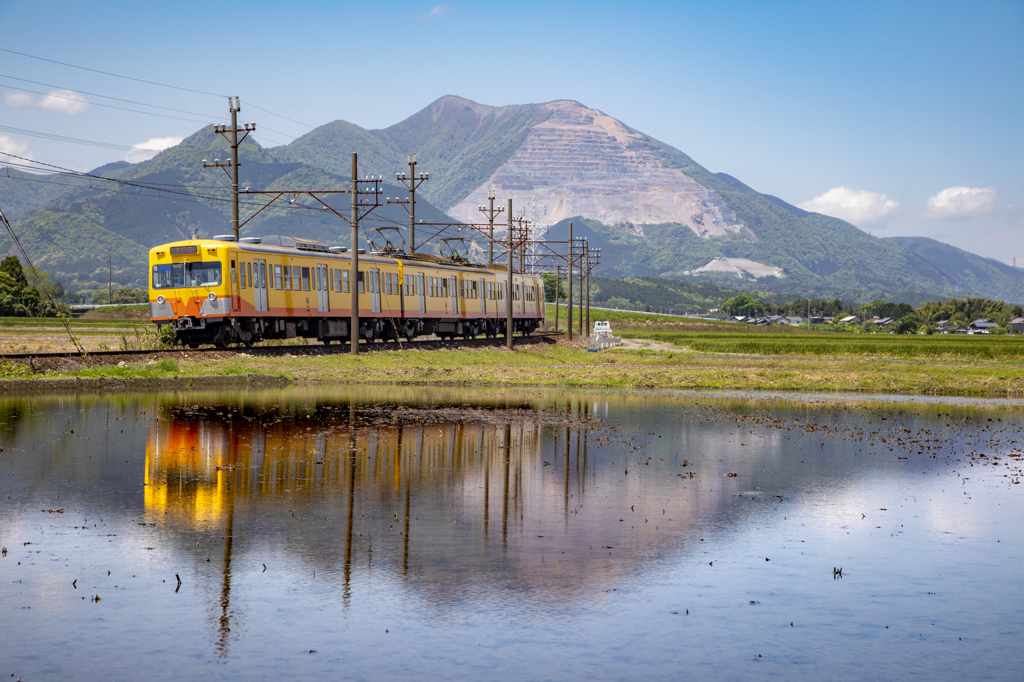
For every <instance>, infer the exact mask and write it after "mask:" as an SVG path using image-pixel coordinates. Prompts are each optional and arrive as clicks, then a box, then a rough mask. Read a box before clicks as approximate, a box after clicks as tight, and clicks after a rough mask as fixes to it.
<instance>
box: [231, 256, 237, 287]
mask: <svg viewBox="0 0 1024 682" xmlns="http://www.w3.org/2000/svg"><path fill="white" fill-rule="evenodd" d="M237 282H238V277H237V276H236V275H235V261H231V283H232V284H236V283H237Z"/></svg>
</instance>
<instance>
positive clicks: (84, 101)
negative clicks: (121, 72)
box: [0, 48, 208, 125]
mask: <svg viewBox="0 0 1024 682" xmlns="http://www.w3.org/2000/svg"><path fill="white" fill-rule="evenodd" d="M0 49H3V48H0ZM0 88H7V89H8V90H19V91H21V92H31V93H32V94H34V95H42V96H44V97H54V98H56V99H66V100H68V101H69V102H80V103H82V104H89V105H93V106H97V107H105V108H107V109H118V110H120V111H130V112H132V113H133V114H144V115H145V116H159V117H160V118H171V119H174V120H176V121H189V122H191V123H201V124H203V125H208V123H207V121H197V120H196V119H193V118H182V117H181V116H169V115H167V114H158V113H156V112H155V111H139V110H138V109H129V108H127V107H118V106H114V105H113V104H100V103H99V102H90V101H89V100H87V99H77V98H75V97H66V96H64V95H54V94H53V93H50V92H39V91H38V90H29V89H28V88H19V87H15V86H13V85H0ZM144 106H145V105H144Z"/></svg>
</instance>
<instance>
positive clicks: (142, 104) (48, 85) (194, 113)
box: [0, 73, 224, 118]
mask: <svg viewBox="0 0 1024 682" xmlns="http://www.w3.org/2000/svg"><path fill="white" fill-rule="evenodd" d="M0 78H9V79H10V80H15V81H21V82H22V83H32V84H33V85H42V86H43V87H46V88H57V89H58V90H69V91H71V92H74V93H76V94H80V95H89V96H90V97H102V98H103V99H111V100H114V101H115V102H124V103H125V104H135V105H138V106H140V107H152V108H153V109H163V110H164V111H174V112H177V113H179V114H189V115H192V116H205V117H207V118H224V116H223V114H213V115H211V114H207V113H205V112H200V111H187V110H185V109H175V108H174V107H165V106H161V105H159V104H147V103H146V102H136V101H135V100H132V99H122V98H120V97H112V96H111V95H101V94H99V93H98V92H87V91H85V90H81V89H79V88H68V87H64V86H62V85H54V84H52V83H41V82H39V81H33V80H29V79H28V78H19V77H17V76H8V75H7V74H4V73H0ZM5 87H8V86H5ZM15 89H17V88H15ZM28 92H32V91H28ZM37 94H38V93H37Z"/></svg>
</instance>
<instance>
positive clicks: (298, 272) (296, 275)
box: [292, 265, 302, 291]
mask: <svg viewBox="0 0 1024 682" xmlns="http://www.w3.org/2000/svg"><path fill="white" fill-rule="evenodd" d="M292 289H294V290H295V291H302V268H300V267H299V266H298V265H293V266H292Z"/></svg>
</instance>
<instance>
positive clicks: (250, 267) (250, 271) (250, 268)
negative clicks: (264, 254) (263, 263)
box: [243, 263, 252, 288]
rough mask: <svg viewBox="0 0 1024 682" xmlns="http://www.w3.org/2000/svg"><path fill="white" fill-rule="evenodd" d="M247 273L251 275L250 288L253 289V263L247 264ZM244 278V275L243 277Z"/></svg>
mask: <svg viewBox="0 0 1024 682" xmlns="http://www.w3.org/2000/svg"><path fill="white" fill-rule="evenodd" d="M245 268H246V271H247V272H248V273H249V287H250V288H251V287H252V263H246V264H245ZM243 276H244V275H243Z"/></svg>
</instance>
